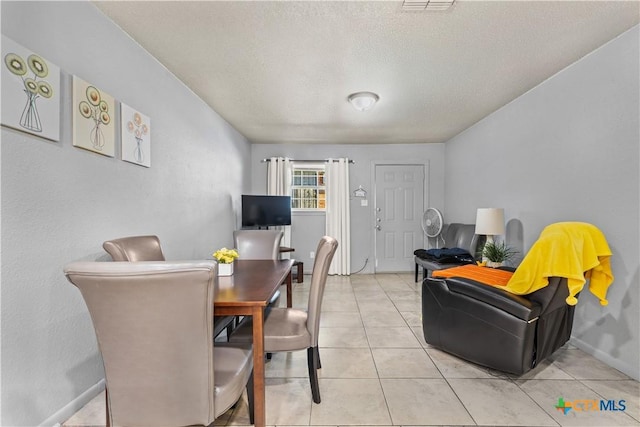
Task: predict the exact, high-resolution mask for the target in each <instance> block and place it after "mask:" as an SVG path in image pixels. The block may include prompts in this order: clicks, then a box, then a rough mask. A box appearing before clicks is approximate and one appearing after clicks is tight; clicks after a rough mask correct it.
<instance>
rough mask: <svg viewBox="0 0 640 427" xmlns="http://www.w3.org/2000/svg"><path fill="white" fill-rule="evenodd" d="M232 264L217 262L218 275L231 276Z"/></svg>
mask: <svg viewBox="0 0 640 427" xmlns="http://www.w3.org/2000/svg"><path fill="white" fill-rule="evenodd" d="M233 264H234V263H230V264H222V263H218V276H233Z"/></svg>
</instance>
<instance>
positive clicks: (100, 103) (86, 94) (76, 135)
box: [72, 76, 115, 157]
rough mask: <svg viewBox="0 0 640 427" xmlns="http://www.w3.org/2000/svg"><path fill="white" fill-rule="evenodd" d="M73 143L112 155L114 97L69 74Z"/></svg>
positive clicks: (113, 153) (113, 150)
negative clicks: (70, 80)
mask: <svg viewBox="0 0 640 427" xmlns="http://www.w3.org/2000/svg"><path fill="white" fill-rule="evenodd" d="M72 104H73V145H74V146H76V147H80V148H84V149H85V150H89V151H94V152H96V153H99V154H102V155H104V156H109V157H113V156H114V155H115V125H114V120H113V118H114V114H115V100H114V99H113V97H112V96H111V95H109V94H107V93H105V92H104V91H101V90H100V89H98V88H97V87H95V86H93V85H91V84H89V83H87V82H85V81H84V80H82V79H80V78H79V77H76V76H73V101H72Z"/></svg>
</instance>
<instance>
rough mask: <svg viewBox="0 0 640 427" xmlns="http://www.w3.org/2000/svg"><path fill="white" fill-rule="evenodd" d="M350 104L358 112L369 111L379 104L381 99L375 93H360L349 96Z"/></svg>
mask: <svg viewBox="0 0 640 427" xmlns="http://www.w3.org/2000/svg"><path fill="white" fill-rule="evenodd" d="M348 99H349V102H350V103H351V105H353V108H355V109H356V110H358V111H367V110H368V109H370V108H371V107H373V105H374V104H375V103H376V102H378V99H380V97H379V96H378V95H376V94H375V93H373V92H358V93H352V94H351V95H349V98H348Z"/></svg>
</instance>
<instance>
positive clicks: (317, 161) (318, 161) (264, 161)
mask: <svg viewBox="0 0 640 427" xmlns="http://www.w3.org/2000/svg"><path fill="white" fill-rule="evenodd" d="M337 160H338V159H322V160H296V159H289V161H290V162H307V163H321V162H331V161H337ZM270 161H271V159H262V160H260V163H267V162H270ZM349 163H351V164H355V163H356V162H355V161H353V160H349Z"/></svg>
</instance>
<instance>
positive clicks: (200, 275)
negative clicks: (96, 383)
mask: <svg viewBox="0 0 640 427" xmlns="http://www.w3.org/2000/svg"><path fill="white" fill-rule="evenodd" d="M216 268H217V264H216V263H215V262H214V261H200V262H189V261H183V262H73V263H71V264H68V265H67V266H65V268H64V273H65V276H66V277H67V279H68V280H69V281H70V282H71V283H72V284H73V285H75V286H76V287H77V288H78V289H79V290H80V293H81V294H82V297H83V298H84V301H85V303H86V305H87V308H88V310H89V314H90V316H91V320H92V322H93V326H94V329H95V333H96V338H97V342H98V348H99V349H100V354H101V356H102V361H103V364H104V373H105V381H106V403H107V425H117V426H125V425H128V426H133V425H136V426H156V425H163V426H186V425H205V426H208V425H210V424H211V423H212V422H213V421H214V420H215V419H216V418H217V417H219V416H220V415H222V414H223V413H224V412H226V411H227V410H228V409H229V408H231V407H232V406H233V405H234V404H235V403H236V402H237V401H238V400H239V399H240V397H241V396H242V393H243V391H244V389H245V388H246V390H247V394H248V398H249V413H250V417H251V418H252V416H253V352H252V347H251V346H250V345H243V346H239V345H237V344H234V345H230V344H229V343H220V344H219V343H215V345H214V339H213V336H212V333H213V315H214V298H215V297H214V292H215V280H216ZM252 423H253V420H252Z"/></svg>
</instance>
